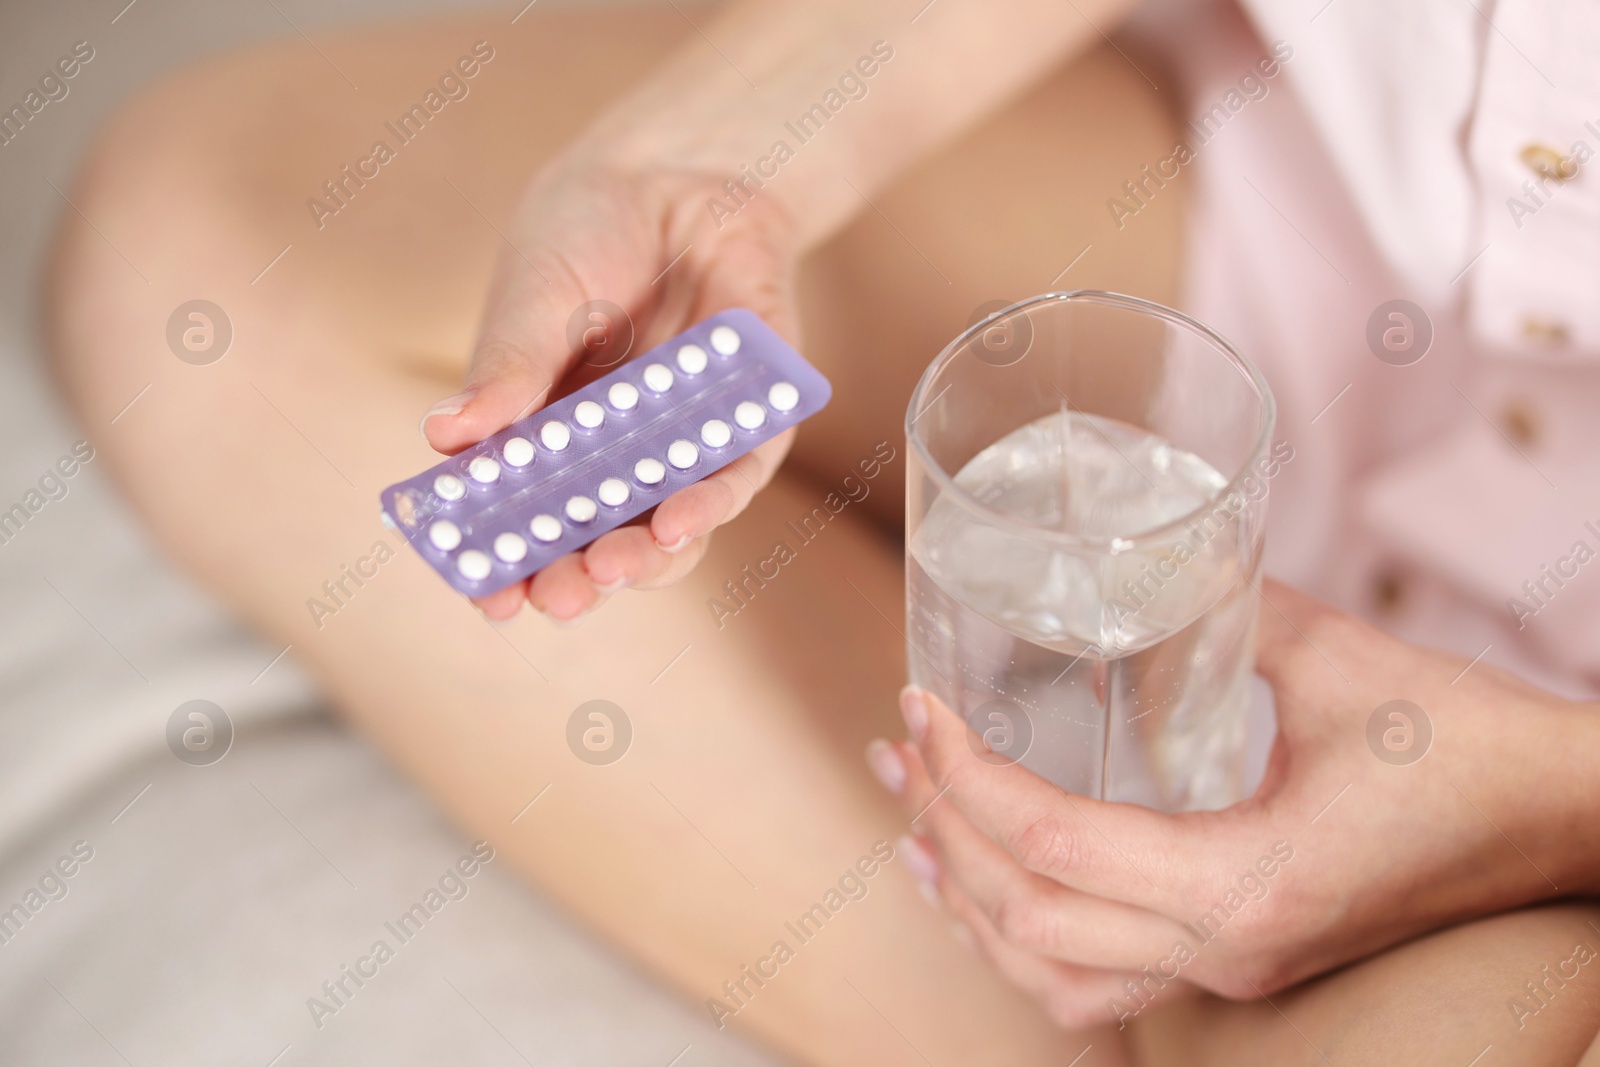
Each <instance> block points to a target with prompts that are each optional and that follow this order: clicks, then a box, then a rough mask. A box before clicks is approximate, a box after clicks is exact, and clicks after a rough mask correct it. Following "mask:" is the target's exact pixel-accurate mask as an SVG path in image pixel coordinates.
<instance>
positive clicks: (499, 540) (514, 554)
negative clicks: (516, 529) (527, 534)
mask: <svg viewBox="0 0 1600 1067" xmlns="http://www.w3.org/2000/svg"><path fill="white" fill-rule="evenodd" d="M494 554H495V555H497V556H499V557H500V558H501V559H502V560H504V561H505V562H507V563H521V562H522V560H523V557H525V556H526V555H527V554H528V542H526V541H524V540H523V539H522V535H521V534H517V533H512V532H510V531H509V530H508V531H506V532H505V533H503V534H501V535H500V536H498V537H496V538H495V539H494Z"/></svg>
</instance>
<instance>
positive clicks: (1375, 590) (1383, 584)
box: [1371, 569, 1406, 615]
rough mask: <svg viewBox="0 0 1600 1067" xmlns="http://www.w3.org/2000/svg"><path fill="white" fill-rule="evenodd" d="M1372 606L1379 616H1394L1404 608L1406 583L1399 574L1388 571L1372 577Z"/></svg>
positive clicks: (1391, 570) (1394, 571)
mask: <svg viewBox="0 0 1600 1067" xmlns="http://www.w3.org/2000/svg"><path fill="white" fill-rule="evenodd" d="M1371 595H1372V606H1373V607H1374V608H1376V609H1377V610H1378V613H1379V614H1381V615H1394V614H1396V613H1397V612H1399V611H1400V609H1401V608H1403V607H1404V606H1405V602H1406V582H1405V579H1404V578H1402V577H1401V576H1400V572H1399V571H1396V570H1393V569H1388V570H1382V571H1379V572H1378V573H1377V574H1375V575H1373V576H1372V589H1371Z"/></svg>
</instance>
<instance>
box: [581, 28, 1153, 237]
mask: <svg viewBox="0 0 1600 1067" xmlns="http://www.w3.org/2000/svg"><path fill="white" fill-rule="evenodd" d="M1132 6H1133V5H1132V2H1131V0H1087V2H1085V3H1082V4H1080V5H1076V6H1075V5H1073V4H1060V3H1055V2H1051V0H986V2H985V3H983V4H962V3H953V2H947V0H934V3H933V4H932V5H930V6H929V7H928V8H926V9H924V10H923V11H922V12H921V14H920V15H918V11H917V8H916V5H915V4H909V3H907V2H906V0H841V2H830V3H817V2H815V0H747V2H741V3H735V4H733V5H730V6H729V7H728V8H726V9H724V10H723V11H721V12H719V13H718V14H717V15H716V17H715V18H713V19H699V18H697V19H696V21H697V22H699V28H700V30H701V31H702V32H701V33H696V34H693V35H691V37H690V38H689V40H688V43H687V44H686V45H685V46H683V47H682V48H680V49H679V50H677V52H675V53H674V55H673V56H672V58H671V59H670V60H669V61H668V62H667V63H666V64H665V65H664V66H663V67H662V68H661V69H660V70H658V71H657V72H656V73H655V74H654V75H653V76H652V77H650V78H649V79H648V80H647V81H646V82H645V83H644V84H643V85H642V86H641V87H640V88H639V89H638V90H637V91H635V92H634V93H632V94H630V95H629V96H628V97H626V98H625V99H624V100H623V101H622V102H621V103H619V104H618V105H617V106H615V107H613V108H612V109H610V111H609V112H607V114H606V115H605V116H604V117H603V118H602V119H601V121H600V122H599V123H597V124H596V125H595V126H594V127H592V128H591V130H590V132H589V133H588V134H587V135H586V136H585V137H584V139H583V142H582V148H583V150H585V151H587V152H591V153H594V154H598V155H601V156H603V157H605V158H608V159H610V160H614V161H618V162H620V163H622V164H623V165H625V166H638V165H644V166H655V165H661V164H662V163H669V164H670V165H671V166H672V167H673V168H675V169H692V170H695V171H698V172H701V173H704V174H707V175H712V176H725V179H726V180H730V181H734V182H735V183H738V182H740V181H743V182H744V186H743V188H742V189H739V188H738V187H737V185H736V192H735V193H734V197H735V198H734V199H732V200H730V201H729V203H730V204H731V205H733V206H735V207H737V206H738V198H739V197H742V196H747V195H750V190H753V189H756V188H757V184H756V183H757V181H759V182H760V183H761V184H760V186H759V193H758V194H757V195H759V196H761V197H763V198H770V199H771V200H772V201H774V202H776V203H778V204H779V205H781V207H782V208H783V209H784V210H785V211H786V213H787V214H788V215H789V217H790V218H791V219H792V220H793V221H794V224H795V226H796V230H797V236H798V238H799V242H800V245H801V247H802V248H807V247H811V246H813V245H815V244H816V243H817V242H819V241H821V240H822V239H824V238H825V237H827V236H828V235H829V234H831V233H832V232H834V231H835V230H836V229H837V228H838V227H839V226H840V225H842V224H843V222H844V221H845V220H846V219H848V218H849V217H850V216H851V215H853V214H854V213H855V212H856V211H857V210H859V209H860V208H861V207H862V206H863V202H862V195H863V194H865V195H866V196H871V195H872V193H873V191H874V190H876V189H878V188H880V187H882V186H883V185H884V184H886V183H887V182H889V181H890V180H891V179H892V178H893V177H894V176H895V175H897V174H898V173H900V172H901V171H902V170H903V169H905V168H906V167H907V166H909V165H910V164H911V163H912V162H914V161H915V160H916V159H918V158H920V157H921V156H922V155H923V154H924V153H926V152H928V151H929V150H930V149H932V148H933V147H935V146H937V145H938V144H940V143H941V142H943V141H945V140H947V139H948V138H950V137H952V136H953V135H955V134H956V133H957V132H959V131H960V130H962V129H963V128H965V127H967V126H969V125H970V124H972V123H974V122H976V121H978V120H979V119H981V118H982V117H983V116H984V115H986V114H988V113H989V112H991V111H992V110H994V109H995V108H997V107H998V106H999V105H1000V104H1001V103H1003V102H1004V101H1006V100H1007V99H1009V98H1011V97H1012V96H1014V95H1015V94H1017V93H1018V92H1020V91H1021V90H1022V89H1023V88H1025V87H1026V86H1028V85H1029V84H1030V83H1032V82H1033V81H1035V80H1037V79H1038V78H1040V77H1042V76H1043V75H1044V74H1045V73H1047V72H1048V71H1049V70H1050V69H1051V68H1052V67H1054V66H1056V65H1057V64H1059V63H1061V62H1062V61H1063V60H1065V59H1066V58H1068V57H1070V56H1071V55H1072V54H1074V53H1075V52H1077V51H1078V50H1080V49H1082V48H1083V47H1085V46H1086V45H1088V44H1089V43H1090V42H1091V41H1092V40H1096V39H1098V36H1099V32H1100V31H1101V30H1108V29H1110V28H1111V27H1113V26H1114V25H1116V24H1117V23H1118V22H1119V21H1120V19H1121V18H1122V16H1123V15H1124V14H1125V13H1126V12H1127V11H1128V10H1130V9H1131V8H1132ZM914 16H915V17H916V21H915V22H913V21H912V18H913V17H914ZM690 17H694V16H693V15H692V14H691V16H690ZM874 46H876V51H874ZM885 56H887V57H888V58H884V57H885ZM869 71H870V72H871V73H870V74H869V73H868V72H869ZM830 94H831V95H830ZM818 105H821V106H822V109H823V111H821V112H818V111H815V110H814V109H815V108H816V107H817V106H818ZM805 116H811V118H810V119H809V121H805V122H802V121H801V119H802V118H803V117H805ZM780 144H781V145H782V146H783V147H782V148H781V149H780V148H779V145H780ZM751 174H754V175H755V180H750V179H749V178H748V177H747V176H748V175H751ZM713 184H715V183H713Z"/></svg>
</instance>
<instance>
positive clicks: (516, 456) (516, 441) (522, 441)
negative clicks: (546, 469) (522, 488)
mask: <svg viewBox="0 0 1600 1067" xmlns="http://www.w3.org/2000/svg"><path fill="white" fill-rule="evenodd" d="M500 455H502V456H503V457H505V461H506V464H507V466H511V467H526V466H527V465H528V464H530V463H532V462H533V442H532V441H530V440H528V439H527V438H526V437H513V438H512V439H511V440H509V441H507V442H506V446H505V447H504V448H502V449H501V450H500Z"/></svg>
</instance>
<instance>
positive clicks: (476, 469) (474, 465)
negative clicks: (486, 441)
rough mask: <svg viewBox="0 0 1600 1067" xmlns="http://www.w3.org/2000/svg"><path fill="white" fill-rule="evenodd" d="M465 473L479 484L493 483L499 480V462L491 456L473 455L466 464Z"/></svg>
mask: <svg viewBox="0 0 1600 1067" xmlns="http://www.w3.org/2000/svg"><path fill="white" fill-rule="evenodd" d="M467 474H468V476H470V477H471V478H472V480H473V481H475V482H477V483H479V484H480V485H493V484H494V483H495V482H498V481H499V480H500V464H498V463H496V462H495V461H494V458H493V457H491V456H474V457H473V459H472V462H471V463H468V464H467Z"/></svg>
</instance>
